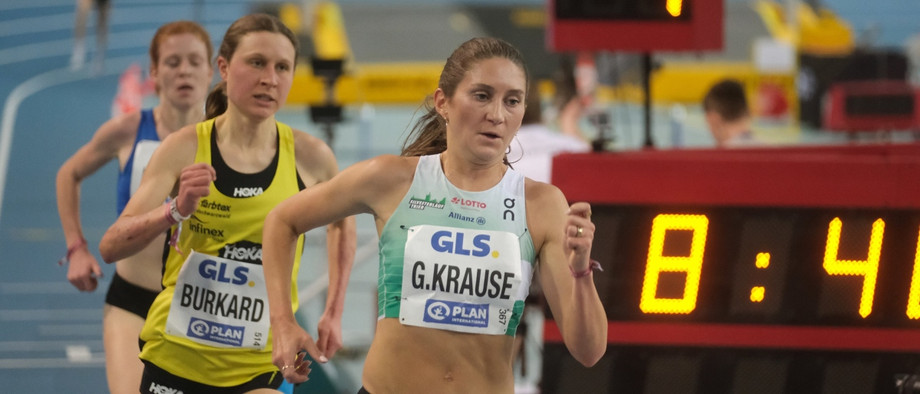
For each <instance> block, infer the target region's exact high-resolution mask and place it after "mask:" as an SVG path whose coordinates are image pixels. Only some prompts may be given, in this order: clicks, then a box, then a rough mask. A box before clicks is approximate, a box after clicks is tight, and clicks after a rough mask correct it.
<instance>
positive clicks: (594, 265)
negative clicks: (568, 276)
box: [569, 260, 604, 278]
mask: <svg viewBox="0 0 920 394" xmlns="http://www.w3.org/2000/svg"><path fill="white" fill-rule="evenodd" d="M569 271H571V272H572V277H573V278H583V277H585V276H588V275H591V274H592V273H593V272H594V271H601V272H603V271H604V269H603V268H601V263H600V262H598V261H597V260H591V263H590V264H588V268H587V269H585V270H584V271H581V272H575V270H574V269H572V266H571V265H570V266H569Z"/></svg>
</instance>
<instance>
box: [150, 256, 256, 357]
mask: <svg viewBox="0 0 920 394" xmlns="http://www.w3.org/2000/svg"><path fill="white" fill-rule="evenodd" d="M268 330H269V316H268V295H267V292H266V290H265V274H264V273H263V272H262V266H261V265H258V264H251V263H243V262H239V261H235V260H230V259H225V258H221V257H216V256H210V255H206V254H201V253H197V252H195V251H192V252H191V253H190V254H189V256H188V259H186V260H185V263H184V264H183V265H182V269H181V270H180V271H179V278H178V280H177V281H176V288H175V291H174V293H173V299H172V305H170V307H169V317H168V318H167V320H166V333H167V334H169V335H173V336H177V337H182V338H187V339H189V340H192V341H194V342H197V343H201V344H204V345H209V346H215V347H226V348H251V349H264V348H265V345H266V342H267V341H268Z"/></svg>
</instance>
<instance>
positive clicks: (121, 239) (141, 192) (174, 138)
mask: <svg viewBox="0 0 920 394" xmlns="http://www.w3.org/2000/svg"><path fill="white" fill-rule="evenodd" d="M197 145H198V144H197V139H196V136H195V129H194V126H187V127H186V128H183V129H182V130H180V131H178V132H176V133H174V134H171V135H170V136H169V137H167V138H166V139H165V140H164V141H163V143H162V144H161V145H160V147H159V148H157V150H156V151H155V152H154V154H153V156H152V157H151V158H150V164H149V165H148V166H147V169H146V170H145V171H144V176H143V178H142V179H141V184H140V186H139V187H138V189H137V192H135V193H134V195H133V196H132V197H131V200H130V201H128V205H127V206H126V207H125V210H124V211H123V212H122V213H121V216H120V217H119V218H118V220H116V221H115V223H113V224H112V226H110V227H109V229H108V230H107V231H106V232H105V235H103V236H102V241H101V242H100V243H99V252H100V253H101V254H102V258H103V259H104V260H105V261H108V262H112V261H117V260H120V259H123V258H125V257H128V256H130V255H132V254H134V253H137V252H138V251H140V250H141V249H143V248H144V247H145V246H147V244H149V243H150V241H151V240H153V239H154V238H156V237H157V236H158V235H160V234H162V233H163V232H165V231H166V230H167V229H168V228H169V227H170V226H171V225H172V224H173V223H172V222H171V221H169V220H168V219H167V218H166V209H167V207H166V204H165V203H164V202H163V201H165V200H166V198H167V197H169V196H170V195H171V194H172V192H173V190H174V188H175V187H176V185H177V183H178V184H179V191H178V195H176V201H177V202H178V207H179V213H180V214H182V215H190V214H192V213H194V212H195V209H196V208H197V206H198V200H199V199H200V198H201V197H202V196H204V195H207V193H208V190H209V189H208V187H209V184H210V182H211V181H213V180H214V179H215V173H214V169H213V168H212V167H211V166H210V165H208V164H204V163H199V164H193V163H194V161H195V150H196V149H197Z"/></svg>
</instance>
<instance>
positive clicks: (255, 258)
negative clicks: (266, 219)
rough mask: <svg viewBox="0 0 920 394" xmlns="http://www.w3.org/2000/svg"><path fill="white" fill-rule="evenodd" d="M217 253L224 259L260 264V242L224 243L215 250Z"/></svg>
mask: <svg viewBox="0 0 920 394" xmlns="http://www.w3.org/2000/svg"><path fill="white" fill-rule="evenodd" d="M217 255H218V256H220V257H223V258H225V259H230V260H236V261H242V262H244V263H252V264H262V244H260V243H255V242H249V241H240V242H237V243H234V244H228V245H224V247H223V248H220V250H218V251H217Z"/></svg>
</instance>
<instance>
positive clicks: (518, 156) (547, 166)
mask: <svg viewBox="0 0 920 394" xmlns="http://www.w3.org/2000/svg"><path fill="white" fill-rule="evenodd" d="M526 103H527V107H526V111H525V112H524V118H523V120H522V123H521V128H520V129H519V130H518V132H517V135H516V136H515V138H514V140H515V141H516V142H517V144H512V145H511V153H510V154H509V161H510V162H511V165H512V166H513V167H514V169H515V171H518V172H520V173H521V174H523V175H524V176H526V177H528V178H530V179H533V180H535V181H540V182H543V183H550V176H551V174H552V164H553V156H555V155H557V154H559V153H564V152H587V151H590V150H591V145H590V144H589V143H588V141H586V140H585V139H584V138H583V137H582V136H581V131H580V130H579V128H578V122H579V119H580V117H581V114H582V112H583V111H584V106H583V105H582V102H581V100H580V99H579V98H578V97H577V96H574V97H572V98H570V99H569V101H568V102H567V103H565V104H564V105H563V107H562V108H561V110H560V111H559V126H560V130H561V132H557V131H554V130H552V129H550V128H549V127H547V126H546V125H545V124H544V123H543V110H542V101H541V100H540V91H539V89H538V87H537V84H536V83H531V84H530V87H529V89H528V94H527V98H526ZM515 148H518V151H517V152H515Z"/></svg>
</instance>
